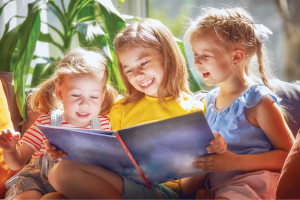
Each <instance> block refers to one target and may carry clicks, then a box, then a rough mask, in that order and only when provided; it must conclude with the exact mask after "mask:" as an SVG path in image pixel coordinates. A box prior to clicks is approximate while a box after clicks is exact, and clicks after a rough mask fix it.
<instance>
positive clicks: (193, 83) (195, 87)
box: [174, 38, 202, 92]
mask: <svg viewBox="0 0 300 200" xmlns="http://www.w3.org/2000/svg"><path fill="white" fill-rule="evenodd" d="M174 39H175V40H176V42H177V44H178V46H179V48H180V50H181V53H182V55H183V56H184V58H185V60H186V56H185V51H184V44H183V42H182V40H179V39H178V38H174ZM186 65H187V69H188V73H189V82H190V90H191V91H192V92H197V91H199V90H201V89H202V86H201V84H200V81H199V80H198V79H197V78H196V76H195V75H194V73H193V71H192V70H191V68H190V66H189V64H188V62H187V60H186Z"/></svg>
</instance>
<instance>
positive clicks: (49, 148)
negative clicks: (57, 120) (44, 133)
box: [44, 140, 67, 160]
mask: <svg viewBox="0 0 300 200" xmlns="http://www.w3.org/2000/svg"><path fill="white" fill-rule="evenodd" d="M44 145H45V148H46V149H45V151H46V153H48V154H49V156H50V158H52V159H53V160H56V159H58V158H62V157H65V156H67V154H66V153H64V152H63V151H62V150H56V147H55V146H53V145H51V144H50V142H49V141H48V140H44Z"/></svg>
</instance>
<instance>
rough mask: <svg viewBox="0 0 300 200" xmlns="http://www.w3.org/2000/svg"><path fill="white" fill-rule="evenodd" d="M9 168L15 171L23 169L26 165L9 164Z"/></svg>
mask: <svg viewBox="0 0 300 200" xmlns="http://www.w3.org/2000/svg"><path fill="white" fill-rule="evenodd" d="M8 167H9V169H11V170H13V171H18V170H20V169H22V168H23V167H24V165H13V166H8Z"/></svg>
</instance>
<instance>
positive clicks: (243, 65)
mask: <svg viewBox="0 0 300 200" xmlns="http://www.w3.org/2000/svg"><path fill="white" fill-rule="evenodd" d="M203 10H204V12H203V15H202V16H200V17H199V18H198V19H197V20H196V21H195V22H193V23H192V25H191V26H190V27H189V28H188V30H187V31H186V33H185V39H186V40H187V41H188V42H189V43H190V44H191V46H192V50H193V52H194V63H195V66H196V68H197V69H198V71H199V72H200V73H201V74H202V76H203V78H204V80H205V82H206V84H207V85H210V86H213V85H218V87H216V88H215V89H213V90H212V91H210V92H209V93H208V95H207V97H206V118H207V120H208V123H209V125H210V127H211V129H212V131H215V132H219V133H220V134H221V135H222V136H223V137H224V139H225V141H226V142H227V145H228V147H227V148H228V151H227V152H226V153H224V154H213V155H209V156H206V157H202V158H196V159H195V162H194V166H196V167H198V168H201V169H204V170H205V171H207V172H210V173H209V175H208V180H209V187H210V190H211V191H215V198H217V199H275V189H276V185H277V181H278V178H279V175H280V174H279V171H280V170H281V168H282V166H283V163H284V161H285V159H286V157H287V155H288V153H289V151H290V149H291V147H292V145H293V142H294V138H293V136H292V133H291V131H290V130H289V128H288V126H287V124H286V122H285V118H284V115H283V113H282V111H281V109H280V107H279V105H278V104H279V103H280V101H281V99H280V98H278V97H277V95H276V94H275V93H274V92H273V88H272V86H271V85H270V84H269V82H268V70H267V68H266V67H267V64H268V61H267V59H266V57H265V52H264V45H263V42H264V41H265V40H267V39H268V34H271V33H272V32H271V31H270V30H269V29H268V28H266V27H265V26H263V25H259V24H255V23H254V20H253V18H252V17H251V16H250V14H248V13H247V12H246V11H245V10H244V9H242V8H230V9H214V8H207V9H203ZM252 61H255V62H256V66H258V67H257V68H256V69H258V71H259V73H258V74H260V79H261V80H258V79H257V78H256V79H254V78H252V76H251V74H250V69H251V70H252V69H254V70H255V67H254V68H250V66H254V65H255V62H252ZM186 181H187V180H182V183H186ZM183 192H186V191H184V189H183Z"/></svg>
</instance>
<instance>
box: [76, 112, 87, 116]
mask: <svg viewBox="0 0 300 200" xmlns="http://www.w3.org/2000/svg"><path fill="white" fill-rule="evenodd" d="M78 114H79V115H88V114H89V113H80V112H79V113H78Z"/></svg>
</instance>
